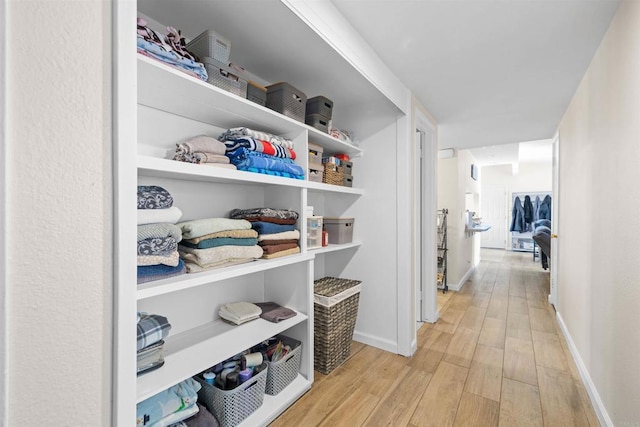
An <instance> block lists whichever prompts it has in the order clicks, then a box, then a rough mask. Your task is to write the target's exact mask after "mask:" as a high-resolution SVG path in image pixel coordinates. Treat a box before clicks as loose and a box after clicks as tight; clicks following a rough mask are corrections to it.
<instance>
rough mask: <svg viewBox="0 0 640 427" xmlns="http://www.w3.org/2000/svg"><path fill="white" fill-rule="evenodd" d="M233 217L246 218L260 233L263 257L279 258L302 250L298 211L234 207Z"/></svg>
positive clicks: (259, 242) (259, 241)
mask: <svg viewBox="0 0 640 427" xmlns="http://www.w3.org/2000/svg"><path fill="white" fill-rule="evenodd" d="M229 216H230V217H231V218H235V219H244V220H246V221H249V222H250V223H251V228H252V229H254V230H255V231H256V232H257V233H258V245H260V247H262V249H263V251H264V255H263V256H262V257H263V258H267V259H269V258H278V257H281V256H286V255H292V254H296V253H299V252H300V246H299V244H298V241H299V239H300V232H299V231H298V230H297V229H296V222H297V221H298V216H299V215H298V213H297V212H295V211H292V210H288V209H273V208H252V209H234V210H232V211H231V213H230V214H229Z"/></svg>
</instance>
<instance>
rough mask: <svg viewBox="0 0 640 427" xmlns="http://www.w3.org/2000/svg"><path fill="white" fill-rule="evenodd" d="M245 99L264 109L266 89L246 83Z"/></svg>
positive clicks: (249, 82) (250, 82)
mask: <svg viewBox="0 0 640 427" xmlns="http://www.w3.org/2000/svg"><path fill="white" fill-rule="evenodd" d="M247 99H248V100H249V101H251V102H255V103H256V104H258V105H262V106H263V107H264V106H265V105H267V89H266V88H264V87H262V86H260V85H258V84H256V83H253V82H252V81H248V82H247Z"/></svg>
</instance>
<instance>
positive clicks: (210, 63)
mask: <svg viewBox="0 0 640 427" xmlns="http://www.w3.org/2000/svg"><path fill="white" fill-rule="evenodd" d="M202 63H203V64H204V67H205V68H206V69H207V73H208V74H209V78H208V79H207V83H210V84H212V85H214V86H217V87H219V88H220V89H224V90H226V91H228V92H231V93H235V94H236V95H238V96H240V97H242V98H246V97H247V81H246V80H244V79H242V78H240V77H239V76H238V75H236V74H234V73H233V72H232V71H231V69H230V68H229V67H227V66H226V65H224V64H223V63H221V62H219V61H216V60H215V59H213V58H202Z"/></svg>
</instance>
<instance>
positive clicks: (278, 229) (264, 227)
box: [251, 221, 296, 234]
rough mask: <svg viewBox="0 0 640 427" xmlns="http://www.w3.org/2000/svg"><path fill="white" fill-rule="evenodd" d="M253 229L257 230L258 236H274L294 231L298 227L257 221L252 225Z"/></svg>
mask: <svg viewBox="0 0 640 427" xmlns="http://www.w3.org/2000/svg"><path fill="white" fill-rule="evenodd" d="M251 228H253V229H254V230H256V231H257V232H258V234H274V233H282V232H283V231H293V230H295V229H296V226H295V225H293V224H273V223H271V222H264V221H256V222H252V223H251Z"/></svg>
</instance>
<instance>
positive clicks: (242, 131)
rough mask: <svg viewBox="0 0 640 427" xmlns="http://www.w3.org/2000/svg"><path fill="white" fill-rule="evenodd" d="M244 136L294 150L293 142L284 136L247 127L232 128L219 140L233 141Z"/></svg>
mask: <svg viewBox="0 0 640 427" xmlns="http://www.w3.org/2000/svg"><path fill="white" fill-rule="evenodd" d="M243 136H250V137H252V138H256V139H261V140H263V141H269V142H270V143H272V144H275V145H281V146H283V147H287V148H293V141H291V140H290V139H287V138H285V137H282V136H278V135H273V134H270V133H267V132H261V131H257V130H253V129H249V128H245V127H237V128H231V129H228V130H227V131H225V132H224V133H223V134H222V135H220V137H218V139H219V140H220V141H233V140H234V139H236V138H242V137H243Z"/></svg>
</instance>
